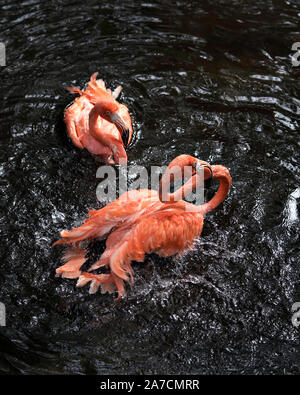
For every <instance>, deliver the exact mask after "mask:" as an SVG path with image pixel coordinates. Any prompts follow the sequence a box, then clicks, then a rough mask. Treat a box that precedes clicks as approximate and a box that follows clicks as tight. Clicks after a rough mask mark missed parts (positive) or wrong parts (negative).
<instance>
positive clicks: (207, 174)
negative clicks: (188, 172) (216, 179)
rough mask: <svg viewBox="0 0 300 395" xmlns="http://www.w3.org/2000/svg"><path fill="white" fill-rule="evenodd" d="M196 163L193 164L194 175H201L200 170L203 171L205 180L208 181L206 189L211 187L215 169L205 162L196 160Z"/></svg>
mask: <svg viewBox="0 0 300 395" xmlns="http://www.w3.org/2000/svg"><path fill="white" fill-rule="evenodd" d="M193 159H195V161H194V162H193V163H192V167H193V175H194V174H196V173H199V171H200V169H203V171H204V179H205V181H206V183H205V184H206V187H210V185H211V182H212V179H213V168H212V166H211V165H210V164H209V163H208V162H205V161H204V160H199V159H196V158H193Z"/></svg>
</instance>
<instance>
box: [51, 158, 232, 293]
mask: <svg viewBox="0 0 300 395" xmlns="http://www.w3.org/2000/svg"><path fill="white" fill-rule="evenodd" d="M175 166H179V168H180V169H182V171H183V169H184V167H185V166H192V168H193V172H192V176H191V178H190V179H189V180H188V181H187V182H186V183H185V184H184V185H183V186H182V187H181V188H180V189H178V190H177V191H175V192H174V193H172V194H169V193H165V192H164V186H165V184H166V182H167V183H169V182H170V181H174V180H175V178H176V177H177V175H176V173H175V175H174V174H173V179H172V168H174V167H175ZM199 168H203V172H204V179H209V178H213V179H216V180H218V181H219V188H218V191H217V192H216V194H215V196H214V197H213V198H212V199H211V200H210V201H209V202H207V203H204V204H202V205H200V206H196V205H194V204H191V203H188V202H186V201H184V200H182V198H179V199H178V197H180V196H182V195H183V197H184V196H186V195H188V194H189V193H190V192H191V191H192V190H194V189H195V188H196V187H197V186H199V185H200V183H201V182H203V179H201V177H200V176H199V172H198V171H197V169H199ZM170 175H171V176H170ZM180 176H182V175H181V174H180ZM230 186H231V176H230V173H229V171H228V169H227V168H226V167H224V166H220V165H214V166H211V165H209V164H208V163H207V162H204V161H201V160H198V159H196V158H194V157H192V156H189V155H180V156H178V157H177V158H175V159H174V160H173V161H172V162H171V163H170V164H169V166H168V167H167V170H166V172H165V173H164V175H163V176H162V178H161V181H160V187H159V191H158V192H156V191H153V190H148V189H141V190H134V191H128V192H125V193H124V194H122V195H121V197H120V198H119V199H117V200H115V201H114V202H112V203H110V204H108V205H107V206H106V207H104V208H102V209H100V210H91V211H90V212H89V213H88V216H89V217H88V218H87V219H86V220H85V221H84V223H83V225H81V226H79V227H78V228H75V229H73V230H71V231H67V230H64V231H62V232H61V239H60V240H58V241H57V242H56V243H54V245H57V244H67V245H68V248H67V249H66V251H65V253H64V257H63V260H64V262H65V264H64V265H63V266H61V267H59V268H58V269H56V274H57V276H60V275H61V276H62V277H65V278H78V281H77V286H78V287H81V286H84V285H85V284H87V283H89V282H90V283H91V284H90V293H95V292H96V291H97V290H98V288H99V287H101V289H102V292H103V293H105V292H109V293H112V292H115V291H117V292H118V298H117V299H120V298H121V297H122V296H124V295H125V286H124V281H131V282H132V283H133V270H132V267H131V262H132V261H137V262H142V261H143V260H144V258H145V254H149V253H156V254H158V255H160V256H162V257H168V256H172V255H176V254H177V255H180V254H182V253H184V252H185V251H186V250H189V249H191V248H193V244H194V242H195V240H196V239H197V238H198V237H199V236H200V234H201V232H202V228H203V221H204V216H205V214H206V213H208V212H209V211H211V210H213V209H214V208H215V207H217V206H218V205H219V204H220V203H222V202H223V200H224V199H225V198H226V196H227V194H228V191H229V189H230ZM105 238H106V239H107V240H106V250H105V251H104V253H103V254H102V256H101V257H100V259H99V260H98V261H97V262H95V263H94V264H93V265H92V266H91V267H90V269H89V270H88V271H87V272H82V271H81V270H80V268H81V266H82V265H83V264H84V262H85V261H86V260H87V257H86V254H87V250H86V248H83V247H82V244H83V243H82V242H83V241H85V240H86V241H91V240H93V239H99V240H101V239H105ZM101 267H102V268H103V267H105V269H106V273H104V274H94V273H91V271H94V270H96V269H98V268H101Z"/></svg>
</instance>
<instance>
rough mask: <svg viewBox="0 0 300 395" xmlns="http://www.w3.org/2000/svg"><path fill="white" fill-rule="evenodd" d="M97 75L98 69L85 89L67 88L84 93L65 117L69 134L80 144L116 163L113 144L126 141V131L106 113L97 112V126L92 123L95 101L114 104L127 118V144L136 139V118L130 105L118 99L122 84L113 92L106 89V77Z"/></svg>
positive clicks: (76, 99)
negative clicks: (134, 131) (134, 130)
mask: <svg viewBox="0 0 300 395" xmlns="http://www.w3.org/2000/svg"><path fill="white" fill-rule="evenodd" d="M96 76H97V73H94V74H93V75H92V76H91V79H90V81H89V82H88V84H87V88H86V90H85V91H81V90H80V89H78V88H76V87H69V88H67V89H68V90H69V91H70V92H72V93H78V94H79V95H80V96H79V97H77V98H75V100H74V102H73V104H72V105H71V106H69V107H68V108H67V109H66V110H65V116H64V121H65V123H66V126H67V132H68V135H69V137H70V138H71V140H72V142H73V144H74V145H75V146H76V147H77V148H80V149H83V148H86V149H87V150H88V151H89V152H91V153H92V154H94V155H96V156H97V157H98V159H101V160H102V161H104V162H106V163H110V164H113V163H115V160H114V159H113V157H114V152H113V151H114V149H113V147H114V146H116V145H120V146H121V145H122V146H124V145H125V144H124V141H123V139H122V133H120V131H119V129H118V127H117V125H116V124H114V123H112V122H111V121H110V120H109V118H107V117H106V116H104V114H97V116H96V117H94V119H93V122H94V124H93V125H92V126H93V127H91V111H92V110H93V108H94V107H95V104H96V103H99V102H100V103H101V102H105V103H107V105H108V106H114V107H115V111H116V112H118V114H119V116H120V117H121V118H122V119H123V120H124V123H125V125H126V127H127V129H128V131H129V133H128V138H127V141H126V142H125V143H126V145H128V144H129V143H130V141H131V139H132V135H133V129H132V122H131V117H130V115H129V112H128V108H127V107H126V105H124V104H120V103H118V102H117V101H116V100H115V98H117V96H118V95H119V94H120V92H121V90H122V87H121V86H119V87H118V88H116V90H115V91H114V92H111V90H110V89H106V87H105V83H104V81H103V80H96ZM101 115H102V116H101ZM107 141H109V142H111V144H109V145H107ZM125 155H126V154H125ZM126 158H127V157H126Z"/></svg>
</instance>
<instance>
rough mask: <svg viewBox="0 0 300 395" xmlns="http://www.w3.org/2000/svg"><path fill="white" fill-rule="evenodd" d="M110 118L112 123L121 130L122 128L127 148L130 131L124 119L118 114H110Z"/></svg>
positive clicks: (122, 136) (122, 135)
mask: <svg viewBox="0 0 300 395" xmlns="http://www.w3.org/2000/svg"><path fill="white" fill-rule="evenodd" d="M109 117H110V120H111V122H112V123H114V124H115V125H116V127H117V128H118V129H119V130H120V128H121V131H122V134H121V138H122V141H123V144H124V146H125V147H127V146H128V140H129V135H130V133H129V129H128V128H127V127H126V124H125V121H124V119H123V118H122V117H121V115H120V114H118V113H117V112H115V113H111V114H109Z"/></svg>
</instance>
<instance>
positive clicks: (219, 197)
mask: <svg viewBox="0 0 300 395" xmlns="http://www.w3.org/2000/svg"><path fill="white" fill-rule="evenodd" d="M212 170H213V179H217V180H219V182H220V185H219V188H218V190H217V193H216V194H215V196H214V197H213V198H212V199H211V200H210V201H209V202H207V203H204V204H202V205H201V206H199V207H198V208H197V211H198V212H200V213H202V214H203V215H204V214H206V213H208V212H209V211H211V210H213V209H215V208H216V207H217V206H219V204H221V203H222V202H223V201H224V200H225V198H226V196H227V195H228V192H229V189H230V187H231V176H230V173H229V171H228V169H227V168H226V167H224V166H220V165H215V166H212Z"/></svg>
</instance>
